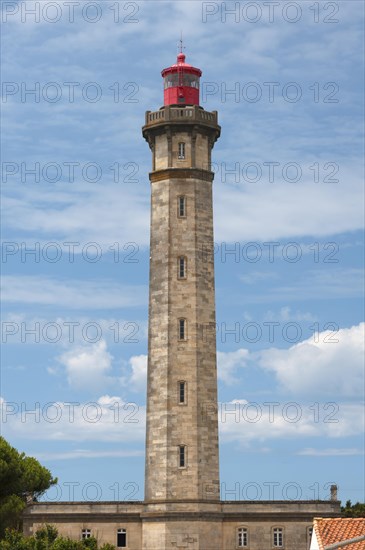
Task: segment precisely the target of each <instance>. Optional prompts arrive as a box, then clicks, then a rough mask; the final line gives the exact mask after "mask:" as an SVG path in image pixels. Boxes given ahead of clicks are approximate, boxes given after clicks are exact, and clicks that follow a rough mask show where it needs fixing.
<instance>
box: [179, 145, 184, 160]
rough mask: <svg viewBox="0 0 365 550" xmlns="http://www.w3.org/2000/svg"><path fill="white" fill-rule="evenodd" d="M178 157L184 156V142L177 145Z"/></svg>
mask: <svg viewBox="0 0 365 550" xmlns="http://www.w3.org/2000/svg"><path fill="white" fill-rule="evenodd" d="M178 158H179V159H184V158H185V143H183V142H180V143H179V145H178Z"/></svg>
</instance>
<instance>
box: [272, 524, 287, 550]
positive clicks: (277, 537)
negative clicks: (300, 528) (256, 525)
mask: <svg viewBox="0 0 365 550" xmlns="http://www.w3.org/2000/svg"><path fill="white" fill-rule="evenodd" d="M273 546H274V548H283V547H284V533H283V529H282V528H281V527H275V529H273Z"/></svg>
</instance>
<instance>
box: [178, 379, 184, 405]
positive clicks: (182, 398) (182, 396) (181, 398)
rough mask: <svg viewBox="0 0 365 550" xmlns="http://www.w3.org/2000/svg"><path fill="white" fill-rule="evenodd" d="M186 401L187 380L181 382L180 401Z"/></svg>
mask: <svg viewBox="0 0 365 550" xmlns="http://www.w3.org/2000/svg"><path fill="white" fill-rule="evenodd" d="M185 402H186V382H179V403H185Z"/></svg>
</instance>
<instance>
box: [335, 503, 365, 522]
mask: <svg viewBox="0 0 365 550" xmlns="http://www.w3.org/2000/svg"><path fill="white" fill-rule="evenodd" d="M341 512H342V515H343V517H345V518H364V517H365V503H362V502H356V504H351V500H348V501H347V502H346V504H345V506H341Z"/></svg>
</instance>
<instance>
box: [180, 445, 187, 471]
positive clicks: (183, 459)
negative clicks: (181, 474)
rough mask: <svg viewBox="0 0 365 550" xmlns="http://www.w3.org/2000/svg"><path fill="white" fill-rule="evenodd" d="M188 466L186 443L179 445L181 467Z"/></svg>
mask: <svg viewBox="0 0 365 550" xmlns="http://www.w3.org/2000/svg"><path fill="white" fill-rule="evenodd" d="M185 466H186V447H185V445H180V446H179V468H185Z"/></svg>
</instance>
